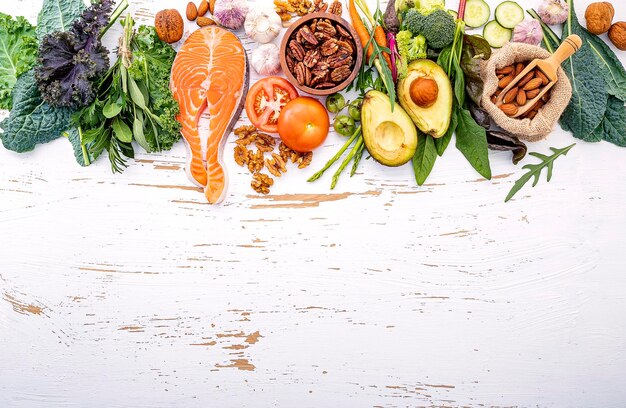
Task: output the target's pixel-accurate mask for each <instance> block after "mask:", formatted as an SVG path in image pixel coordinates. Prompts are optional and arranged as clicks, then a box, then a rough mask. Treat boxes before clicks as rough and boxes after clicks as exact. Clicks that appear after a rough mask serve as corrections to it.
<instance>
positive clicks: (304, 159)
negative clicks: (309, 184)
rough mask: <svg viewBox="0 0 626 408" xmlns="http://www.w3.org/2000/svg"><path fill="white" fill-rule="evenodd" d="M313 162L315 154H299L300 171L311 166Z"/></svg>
mask: <svg viewBox="0 0 626 408" xmlns="http://www.w3.org/2000/svg"><path fill="white" fill-rule="evenodd" d="M312 160H313V152H306V153H299V154H298V159H297V160H296V163H298V168H299V169H303V168H305V167H307V166H308V165H309V164H311V161H312Z"/></svg>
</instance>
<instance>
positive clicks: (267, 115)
mask: <svg viewBox="0 0 626 408" xmlns="http://www.w3.org/2000/svg"><path fill="white" fill-rule="evenodd" d="M297 97H298V91H296V88H294V86H293V85H291V84H290V83H289V81H287V80H286V79H285V78H281V77H276V76H273V77H267V78H263V79H261V80H259V81H258V82H257V83H255V84H254V85H252V88H250V90H249V91H248V96H247V97H246V114H247V115H248V119H249V120H250V123H252V124H253V125H254V126H256V128H257V129H259V130H262V131H263V132H270V133H277V132H278V117H279V116H280V111H281V110H282V108H283V106H285V105H286V104H287V102H289V101H290V100H292V99H295V98H297Z"/></svg>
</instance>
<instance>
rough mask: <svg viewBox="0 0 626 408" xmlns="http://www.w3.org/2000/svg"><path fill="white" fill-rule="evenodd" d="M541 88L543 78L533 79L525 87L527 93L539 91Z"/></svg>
mask: <svg viewBox="0 0 626 408" xmlns="http://www.w3.org/2000/svg"><path fill="white" fill-rule="evenodd" d="M540 86H541V78H533V79H531V80H530V81H528V83H526V85H524V90H525V91H532V90H533V89H537V88H539V87H540Z"/></svg>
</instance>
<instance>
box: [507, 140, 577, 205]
mask: <svg viewBox="0 0 626 408" xmlns="http://www.w3.org/2000/svg"><path fill="white" fill-rule="evenodd" d="M574 146H576V143H574V144H571V145H569V146H567V147H564V148H562V149H557V148H555V147H551V148H550V150H552V151H553V152H554V153H553V154H552V155H551V156H546V155H545V154H541V153H537V152H530V153H528V154H529V155H531V156H535V157H537V158H539V159H541V163H537V164H527V165H525V166H524V167H522V168H523V169H528V172H527V173H526V174H524V175H523V176H522V177H520V179H519V180H517V181H516V182H515V184H513V187H512V188H511V191H509V194H508V195H507V196H506V198H505V199H504V202H505V203H506V202H507V201H509V200H510V199H511V198H512V197H513V196H514V195H515V194H516V193H517V192H518V191H520V190H521V189H522V187H524V185H525V184H526V183H527V182H528V181H529V180H530V179H531V178H533V177H534V178H535V180H534V181H533V187H535V186H536V185H537V183H538V182H539V176H540V175H541V170H543V169H544V168H547V169H548V174H547V181H548V182H549V181H550V179H551V178H552V168H553V166H554V160H556V159H557V157H559V156H562V155H563V156H564V155H566V154H567V152H569V151H570V149H571V148H572V147H574Z"/></svg>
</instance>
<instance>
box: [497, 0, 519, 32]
mask: <svg viewBox="0 0 626 408" xmlns="http://www.w3.org/2000/svg"><path fill="white" fill-rule="evenodd" d="M523 20H524V9H523V8H521V7H520V5H519V4H517V3H516V2H514V1H505V2H502V3H500V5H499V6H498V7H496V21H497V22H498V24H500V25H501V26H502V27H504V28H515V26H516V25H518V24H519V23H521V22H522V21H523Z"/></svg>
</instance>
